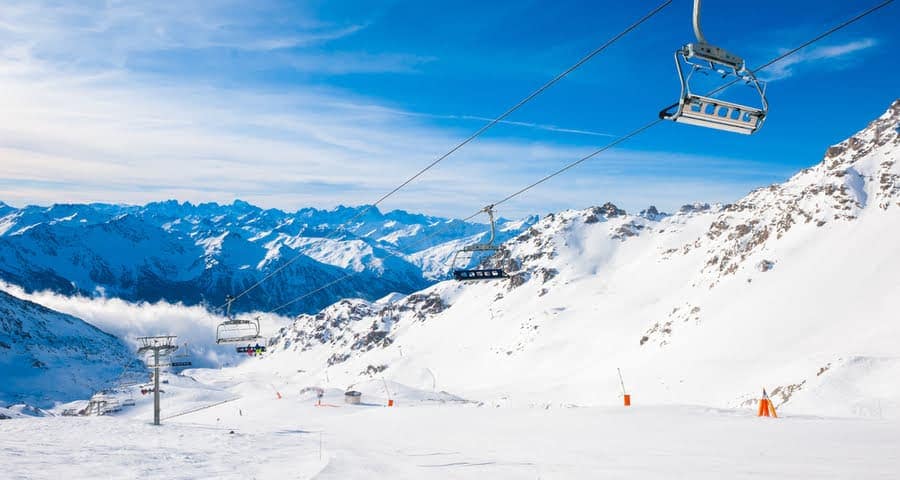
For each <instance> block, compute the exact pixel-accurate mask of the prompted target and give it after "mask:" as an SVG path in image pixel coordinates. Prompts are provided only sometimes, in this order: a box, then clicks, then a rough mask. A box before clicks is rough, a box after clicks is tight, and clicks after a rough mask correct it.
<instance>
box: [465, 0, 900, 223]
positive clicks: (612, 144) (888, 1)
mask: <svg viewBox="0 0 900 480" xmlns="http://www.w3.org/2000/svg"><path fill="white" fill-rule="evenodd" d="M893 2H894V0H885V1H884V2H882V3H880V4H878V5H875V6H874V7H871V8H869V9H868V10H866V11H864V12H862V13H860V14H858V15H856V16H854V17H852V18H850V19H848V20H845V21H843V22H841V23H840V24H838V25H836V26H834V27H832V28H830V29H828V30H826V31H824V32H822V33H820V34H819V35H816V36H815V37H813V38H812V39H810V40H807V41H806V42H803V43H802V44H800V45H799V46H797V47H794V48H792V49H790V50H788V51H786V52H784V53H783V54H781V55H778V56H777V57H775V58H773V59H772V60H769V61H768V62H766V63H764V64H762V65H761V66H759V67H757V68H755V69H753V70H752V72H753V73H756V72H759V71H761V70H764V69H766V68H768V67H771V66H772V65H774V64H776V63H778V62H780V61H781V60H784V59H785V58H787V57H789V56H791V55H793V54H795V53H797V52H799V51H800V50H802V49H804V48H806V47H808V46H810V45H812V44H814V43H816V42H818V41H820V40H822V39H823V38H825V37H827V36H829V35H831V34H833V33H835V32H837V31H838V30H841V29H843V28H845V27H847V26H849V25H850V24H852V23H855V22H857V21H859V20H861V19H863V18H864V17H866V16H868V15H870V14H872V13H874V12H875V11H877V10H879V9H881V8H883V7H886V6H888V5H889V4H891V3H893ZM739 81H740V79H735V80H732V81H731V82H730V83H726V84H725V85H722V86H720V87H718V88H716V89H714V90H712V91H711V92H709V93H708V94H707V96H709V95H714V94H716V93H718V92H720V91H722V90H724V89H726V88H728V87H730V86H732V85H734V84H735V83H737V82H739ZM673 106H674V105H673ZM669 108H671V106H670V107H667V108H666V109H665V110H668V109H669ZM663 121H664V120H662V119H656V120H654V121H652V122H650V123H647V124H645V125H643V126H641V127H638V128H636V129H634V130H632V131H630V132H628V133H626V134H625V135H623V136H621V137H619V138H617V139H615V140H613V141H612V142H610V143H608V144H606V145H604V146H603V147H600V148H599V149H597V150H595V151H593V152H591V153H590V154H588V155H587V156H584V157H582V158H580V159H578V160H576V161H574V162H572V163H569V164H568V165H566V166H564V167H562V168H560V169H559V170H556V171H555V172H553V173H550V174H549V175H546V176H544V177H543V178H541V179H539V180H537V181H536V182H534V183H532V184H530V185H528V186H526V187H524V188H522V189H520V190H518V191H516V192H514V193H511V194H509V195H507V196H506V197H504V198H502V199H501V200H498V201H496V202H494V203H493V204H492V205H494V206H496V205H500V204H503V203H505V202H507V201H509V200H512V199H513V198H515V197H518V196H519V195H521V194H523V193H525V192H527V191H528V190H531V189H532V188H534V187H536V186H538V185H540V184H542V183H544V182H546V181H547V180H550V179H551V178H553V177H556V176H558V175H561V174H563V173H565V172H566V171H568V170H570V169H572V168H574V167H576V166H578V165H580V164H581V163H583V162H586V161H587V160H590V159H592V158H594V157H596V156H597V155H599V154H601V153H603V152H605V151H606V150H609V149H610V148H612V147H615V146H616V145H619V144H621V143H623V142H625V141H626V140H629V139H631V138H633V137H635V136H637V135H640V134H641V133H644V132H645V131H647V130H649V129H650V128H652V127H655V126H656V125H657V124H660V123H662V122H663ZM479 214H481V210H479V211H477V212H475V213H473V214H472V215H470V216H468V217H466V218H464V219H463V221H469V220H471V219H472V218H474V217H476V216H478V215H479Z"/></svg>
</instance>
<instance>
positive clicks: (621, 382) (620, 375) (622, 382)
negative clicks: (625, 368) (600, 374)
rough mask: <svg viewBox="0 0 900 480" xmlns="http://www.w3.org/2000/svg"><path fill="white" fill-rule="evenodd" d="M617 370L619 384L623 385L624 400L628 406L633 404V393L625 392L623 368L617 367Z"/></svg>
mask: <svg viewBox="0 0 900 480" xmlns="http://www.w3.org/2000/svg"><path fill="white" fill-rule="evenodd" d="M616 371H617V372H619V384H620V385H622V399H623V400H622V402H623V403H624V404H625V406H626V407H630V406H631V395H629V394H627V393H625V381H624V380H622V370H621V369H618V368H616Z"/></svg>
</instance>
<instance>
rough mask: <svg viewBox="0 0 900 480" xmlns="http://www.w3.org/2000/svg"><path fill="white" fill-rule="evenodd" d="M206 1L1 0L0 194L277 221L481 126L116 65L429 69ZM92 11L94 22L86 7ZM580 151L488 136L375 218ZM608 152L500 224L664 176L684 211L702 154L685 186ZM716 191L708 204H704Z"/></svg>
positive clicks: (469, 199)
mask: <svg viewBox="0 0 900 480" xmlns="http://www.w3.org/2000/svg"><path fill="white" fill-rule="evenodd" d="M172 5H174V4H172ZM215 5H216V7H215V8H213V7H210V6H208V5H207V4H205V3H199V2H198V3H194V2H189V4H187V5H186V6H185V7H184V8H187V9H188V11H180V10H177V9H175V7H172V6H171V5H169V4H168V3H166V2H161V3H152V4H150V5H141V6H139V7H134V6H131V5H128V6H122V5H121V4H118V3H102V4H98V5H89V6H82V4H72V6H69V5H65V4H63V6H50V7H47V6H41V5H40V4H32V3H12V4H11V5H10V7H9V8H4V9H0V45H2V47H0V102H2V105H3V108H2V109H0V155H2V158H3V165H4V168H3V173H2V175H0V200H4V201H8V202H11V203H13V204H18V205H21V204H25V203H42V204H46V203H52V202H90V201H104V202H124V203H143V202H147V201H153V200H160V199H164V198H177V199H179V200H189V201H195V202H201V201H220V202H230V201H231V200H233V199H234V198H243V199H245V200H248V201H252V202H254V203H257V204H259V205H261V206H264V207H278V208H284V209H291V208H300V207H304V206H318V207H329V206H333V205H337V204H360V203H366V202H371V201H373V200H374V199H376V198H378V197H380V196H381V194H383V193H384V192H385V191H388V190H390V189H391V188H393V187H394V186H396V184H397V183H399V182H400V181H401V180H402V179H405V178H407V177H408V176H409V175H410V174H411V173H412V172H415V171H416V170H418V169H419V168H421V167H422V166H423V165H425V164H427V163H428V162H430V161H431V160H433V159H434V158H436V157H437V156H438V155H440V154H442V153H444V152H445V151H446V149H447V148H449V147H450V146H452V145H454V144H456V143H457V142H458V141H459V140H461V139H462V138H465V136H467V135H468V134H469V133H471V131H472V130H473V128H472V127H474V126H475V125H474V123H475V122H476V121H477V122H484V121H487V120H488V119H486V118H485V117H481V116H476V115H455V116H454V115H433V114H429V113H416V112H408V111H405V110H404V109H402V108H397V107H396V106H394V105H390V104H388V103H386V102H383V101H379V100H377V99H372V98H369V97H364V96H360V95H357V94H354V93H352V92H348V91H346V90H341V89H336V88H328V87H323V86H321V85H311V84H296V83H292V84H291V85H290V88H279V87H278V86H277V85H267V86H260V85H258V84H254V85H246V84H238V85H229V86H223V82H215V81H212V80H215V79H212V80H211V79H206V78H200V79H197V78H189V79H185V78H182V77H181V76H179V74H178V72H174V73H165V72H162V73H160V72H155V71H154V72H146V71H141V70H140V69H136V68H134V66H133V62H131V61H130V60H129V58H131V56H133V55H139V54H140V52H142V51H143V50H142V49H155V50H158V51H160V52H163V53H165V52H166V49H169V48H178V49H182V48H188V49H190V48H204V46H210V45H235V46H238V45H242V46H243V47H244V48H250V49H272V53H271V54H270V55H268V57H271V58H273V59H276V60H277V61H280V59H284V58H291V55H293V56H294V57H293V58H295V59H298V58H300V59H303V60H297V61H298V62H301V63H303V64H298V65H295V67H294V68H298V69H308V70H310V71H312V70H314V69H318V70H319V71H329V70H330V71H332V72H336V73H340V72H341V71H350V70H355V71H379V70H402V69H408V70H415V69H416V68H417V67H418V66H420V65H421V64H422V63H423V62H427V61H429V59H428V58H420V57H415V56H404V55H403V54H395V53H361V54H359V55H354V54H341V53H332V54H330V55H324V54H321V53H318V52H304V51H302V50H300V51H297V50H296V49H295V50H290V49H289V48H287V46H290V45H293V46H296V45H299V44H301V43H303V42H321V41H329V39H335V38H338V37H341V38H343V37H342V36H349V35H354V34H355V33H356V32H357V31H359V29H360V28H362V27H359V26H358V25H365V22H361V23H360V22H356V23H354V24H352V25H350V26H346V25H344V26H337V27H335V26H334V25H332V24H331V23H328V22H320V21H317V20H316V19H315V18H314V17H309V18H307V19H306V20H305V21H299V20H298V21H297V22H294V23H298V25H300V27H301V28H300V31H301V34H299V36H298V34H297V33H296V32H290V31H268V30H265V31H262V32H256V30H255V29H256V28H258V25H256V23H255V21H253V20H252V19H253V15H247V18H244V17H239V18H235V16H234V11H230V10H228V9H227V8H226V7H228V6H229V4H227V3H226V4H218V3H217V4H215ZM219 5H225V7H219ZM92 7H96V10H97V11H98V12H99V13H96V14H94V13H91V8H92ZM210 8H211V9H212V10H210V11H207V10H204V9H210ZM223 9H224V10H223ZM108 10H111V11H108ZM136 17H141V18H136ZM2 25H5V26H2ZM223 32H225V33H223ZM304 32H306V33H304ZM329 32H330V33H329ZM288 50H290V52H288ZM107 57H110V58H113V59H115V58H116V57H118V59H117V60H109V59H108V58H107ZM304 62H305V63H304ZM329 63H330V64H331V65H329ZM338 64H344V65H343V66H340V65H338ZM342 69H343V70H342ZM440 119H450V120H463V121H464V122H467V123H472V125H469V124H459V125H457V124H453V125H449V126H448V125H447V124H448V123H453V122H441V121H438V120H440ZM506 123H507V124H509V125H512V126H517V127H522V128H530V129H538V130H544V131H549V132H556V133H565V134H568V135H570V136H571V135H583V136H587V137H597V143H598V144H600V145H602V144H603V143H606V142H607V140H606V139H605V138H602V137H608V136H610V134H609V133H606V132H596V131H589V130H583V129H577V128H565V127H560V126H557V125H550V124H545V123H540V122H527V121H520V120H508V121H507V122H506ZM582 140H583V139H582ZM593 148H594V147H588V146H583V145H577V144H576V145H572V144H567V143H564V142H560V143H555V142H553V141H547V140H545V141H537V140H530V141H528V140H522V139H517V138H515V137H512V138H507V137H501V136H500V135H496V132H494V131H492V132H489V133H488V134H487V135H485V136H483V137H482V138H480V139H479V140H478V142H474V143H472V144H470V145H468V146H466V148H464V149H462V150H460V151H459V152H457V153H456V154H454V156H453V157H452V158H450V159H448V160H447V161H446V162H445V163H443V164H441V165H440V166H439V167H438V168H436V169H434V170H432V171H430V172H429V173H428V175H425V176H424V177H422V178H421V179H420V180H419V181H417V182H416V183H414V184H412V185H410V187H409V188H407V189H404V190H403V191H401V192H400V193H399V194H398V195H397V196H396V197H393V198H392V199H391V200H390V201H389V202H387V203H386V204H385V205H384V207H385V208H406V209H414V210H425V211H427V212H428V213H434V214H441V215H467V214H468V213H471V211H472V210H475V209H477V208H478V207H479V206H481V205H484V204H486V203H489V202H491V201H494V200H496V199H497V198H500V197H502V196H504V195H506V194H507V193H509V192H511V191H515V190H516V189H518V188H520V187H521V186H522V185H525V184H528V183H531V182H532V181H534V180H535V179H536V178H539V177H541V176H543V175H545V174H546V173H548V172H550V171H552V170H554V169H556V168H559V167H560V166H562V165H564V164H565V163H567V162H570V161H572V160H575V159H577V158H580V157H582V156H583V155H585V154H586V153H588V152H590V151H591V150H592V149H593ZM624 153H625V152H618V153H616V154H613V152H610V153H609V154H604V156H603V157H602V158H598V159H597V160H594V161H592V162H591V164H592V165H593V164H596V165H600V166H598V167H597V168H596V169H591V168H590V167H588V166H587V165H585V167H583V170H582V171H584V172H586V173H587V174H588V175H586V176H589V177H590V178H591V180H592V182H587V181H583V179H582V180H581V181H577V182H576V181H574V180H573V181H571V182H562V183H557V182H550V183H548V184H547V185H546V186H543V187H542V190H541V192H538V191H535V192H534V193H533V194H529V197H528V199H527V201H524V202H521V203H519V202H516V203H515V204H510V205H509V207H510V208H509V209H508V210H505V211H504V212H503V214H504V215H506V216H514V215H516V214H520V213H528V212H535V211H538V212H540V211H548V210H550V209H554V208H557V207H558V206H560V205H565V206H567V207H571V206H577V205H587V204H590V203H602V202H603V201H606V200H611V199H612V200H614V199H616V198H621V199H623V200H622V201H624V202H626V204H625V205H624V206H626V208H627V207H640V206H644V205H643V204H644V203H649V202H650V201H656V202H658V204H659V206H661V207H664V208H665V207H667V206H668V205H666V204H665V203H662V202H660V200H654V199H653V195H652V191H650V190H647V188H646V186H647V185H652V184H654V181H655V182H657V183H658V184H662V183H665V184H666V185H678V184H679V182H681V183H682V184H684V185H686V187H685V189H684V190H682V195H688V196H689V198H687V199H688V200H694V199H696V198H695V197H694V195H695V193H696V191H697V190H696V188H695V184H696V183H698V182H699V180H697V178H701V177H703V176H704V175H709V172H710V170H709V169H708V168H706V167H704V165H708V164H710V163H711V160H710V159H705V158H692V159H690V161H689V162H687V163H688V164H693V165H696V168H695V171H696V172H702V174H701V173H698V175H697V176H696V177H693V178H690V177H684V176H681V177H677V180H672V179H671V178H665V179H664V178H661V175H663V174H660V173H658V172H659V170H657V171H649V170H644V171H643V174H642V175H641V176H628V175H622V174H621V172H623V171H626V170H627V169H617V168H616V165H617V162H619V161H621V158H622V157H621V155H623V154H624ZM616 155H619V156H616ZM651 157H652V158H651ZM667 158H672V156H671V155H670V154H668V153H666V152H659V153H651V154H648V155H647V156H646V158H644V159H643V160H642V161H650V162H652V161H657V160H659V159H667ZM632 171H641V170H640V169H636V170H632ZM679 171H680V172H684V171H690V169H689V168H688V169H687V170H679ZM712 171H715V170H712ZM567 178H569V177H567ZM592 185H593V186H592ZM597 185H603V188H602V189H598V188H597ZM720 185H721V184H720ZM743 185H744V184H740V185H737V186H734V185H731V187H730V188H731V190H730V191H732V192H734V195H738V194H740V193H743V191H745V190H748V189H749V188H744V187H743ZM563 186H564V187H563ZM750 186H753V185H750ZM717 188H718V187H717ZM674 189H675V187H674V186H673V187H672V188H671V189H670V190H672V191H674ZM629 190H630V191H631V193H628V191H629ZM635 192H643V193H635ZM720 197H721V195H719V194H718V193H716V195H715V196H714V197H713V198H704V199H710V200H715V199H719V198H720ZM729 199H730V198H729ZM662 201H663V202H665V201H666V200H665V199H663V200H662ZM671 201H672V202H678V201H679V200H671ZM630 202H633V203H630Z"/></svg>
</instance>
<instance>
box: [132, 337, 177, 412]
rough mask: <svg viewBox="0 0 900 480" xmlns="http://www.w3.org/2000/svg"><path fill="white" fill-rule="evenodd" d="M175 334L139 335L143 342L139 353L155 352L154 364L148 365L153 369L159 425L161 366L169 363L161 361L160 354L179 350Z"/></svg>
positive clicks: (154, 410) (140, 340)
mask: <svg viewBox="0 0 900 480" xmlns="http://www.w3.org/2000/svg"><path fill="white" fill-rule="evenodd" d="M175 338H176V336H175V335H160V336H155V337H138V338H137V341H138V342H140V343H141V347H140V348H139V349H138V355H141V354H145V353H147V352H153V364H152V365H147V366H148V367H150V368H152V369H153V424H154V425H159V367H165V366H168V365H169V363H159V357H160V355H162V356H166V355H169V354H171V353H172V352H174V351H175V350H178V346H177V345H175Z"/></svg>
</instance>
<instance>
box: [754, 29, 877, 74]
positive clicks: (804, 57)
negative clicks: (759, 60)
mask: <svg viewBox="0 0 900 480" xmlns="http://www.w3.org/2000/svg"><path fill="white" fill-rule="evenodd" d="M876 45H878V42H877V41H876V40H875V39H873V38H863V39H859V40H853V41H850V42H847V43H842V44H834V45H822V46H819V47H813V48H810V49H808V50H800V51H798V52H797V53H794V54H793V55H791V56H789V57H787V58H785V59H784V60H781V61H779V62H778V63H775V64H774V65H772V66H771V67H769V68H767V69H766V70H765V71H764V72H765V73H764V74H763V75H761V78H763V79H764V80H765V81H767V82H772V81H775V80H781V79H784V78H788V77H790V76H792V75H794V74H795V73H796V71H797V70H798V69H799V68H801V67H804V66H811V65H812V64H816V65H819V66H826V67H827V68H840V67H841V66H842V65H845V63H835V61H837V60H841V62H845V61H848V60H852V54H855V53H858V52H861V51H863V50H867V49H869V48H872V47H875V46H876ZM785 51H787V50H786V49H782V53H784V52H785Z"/></svg>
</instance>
